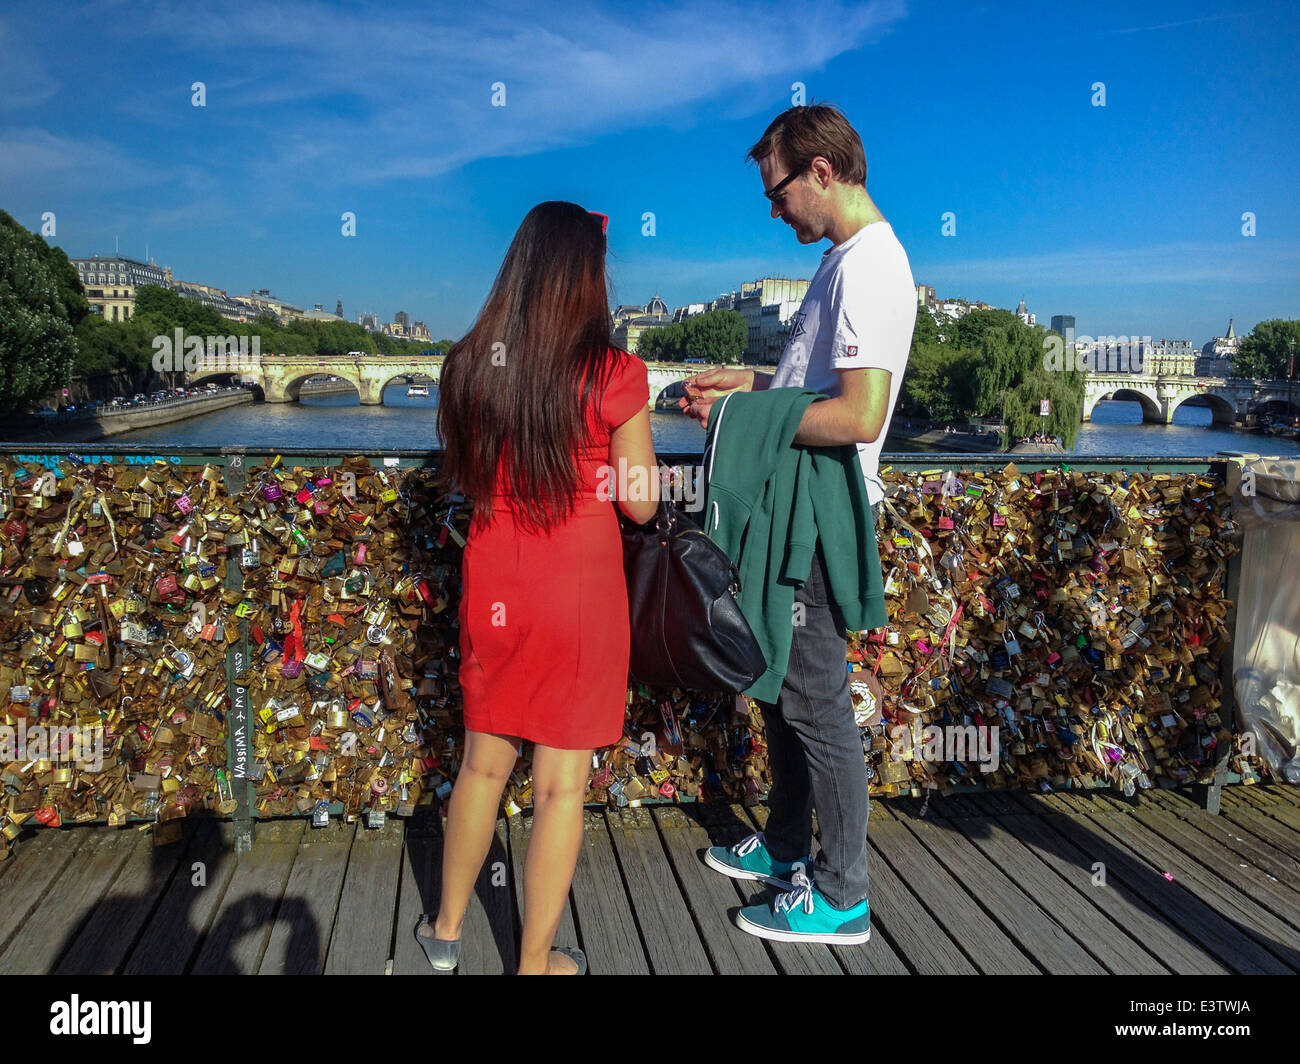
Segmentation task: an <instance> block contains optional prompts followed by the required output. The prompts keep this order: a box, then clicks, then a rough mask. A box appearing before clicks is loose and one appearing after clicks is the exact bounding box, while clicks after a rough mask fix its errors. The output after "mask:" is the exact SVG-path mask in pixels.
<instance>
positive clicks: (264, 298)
mask: <svg viewBox="0 0 1300 1064" xmlns="http://www.w3.org/2000/svg"><path fill="white" fill-rule="evenodd" d="M233 298H234V299H235V300H236V301H237V302H240V303H244V304H246V305H247V306H249V307H251V308H252V309H253V314H254V316H256V315H258V314H271V315H274V316H275V317H276V318H278V319H279V320H280V322H281V323H283V322H287V321H292V320H293V319H294V318H301V317H302V308H301V307H295V306H294V305H293V304H292V303H289V302H286V301H285V300H283V299H277V298H276V297H275V296H273V295H271V292H270V290H269V289H266V288H259V289H257V290H256V291H255V292H249V293H248V295H246V296H234V297H233Z"/></svg>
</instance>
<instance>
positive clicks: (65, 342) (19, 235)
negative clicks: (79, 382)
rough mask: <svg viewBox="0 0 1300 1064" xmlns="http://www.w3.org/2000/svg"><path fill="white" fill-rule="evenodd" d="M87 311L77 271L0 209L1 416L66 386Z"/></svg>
mask: <svg viewBox="0 0 1300 1064" xmlns="http://www.w3.org/2000/svg"><path fill="white" fill-rule="evenodd" d="M89 313H90V305H89V304H88V303H87V302H86V297H85V294H84V292H83V290H82V287H81V282H80V281H78V280H77V271H76V270H75V269H74V268H73V266H72V263H70V262H69V261H68V257H67V255H65V254H64V253H63V251H62V249H60V248H51V247H50V246H49V245H47V244H46V243H45V241H44V240H42V239H41V238H40V237H39V236H37V235H35V234H34V233H30V232H28V231H27V230H26V229H24V228H23V227H22V226H21V225H19V224H18V222H16V221H15V220H14V219H13V218H12V217H11V216H10V215H8V214H7V213H5V212H4V211H0V412H2V413H10V412H12V411H14V410H17V409H22V408H25V407H27V406H29V405H30V404H32V403H33V402H36V401H38V400H39V399H41V397H43V396H45V395H47V394H48V393H49V392H50V391H52V390H53V389H55V388H61V387H63V386H64V385H66V384H67V382H68V380H69V378H70V377H71V376H72V368H73V365H74V363H75V362H76V359H77V350H78V348H77V337H76V327H77V325H78V324H79V323H80V322H81V320H82V319H83V318H84V317H86V315H87V314H89Z"/></svg>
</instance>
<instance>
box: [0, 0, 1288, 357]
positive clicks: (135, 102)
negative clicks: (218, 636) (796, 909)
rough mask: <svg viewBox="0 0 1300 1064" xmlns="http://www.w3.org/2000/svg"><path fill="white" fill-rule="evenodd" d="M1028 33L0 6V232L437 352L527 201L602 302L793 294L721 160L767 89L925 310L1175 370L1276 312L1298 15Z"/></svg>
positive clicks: (1026, 9)
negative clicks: (422, 329) (1186, 343)
mask: <svg viewBox="0 0 1300 1064" xmlns="http://www.w3.org/2000/svg"><path fill="white" fill-rule="evenodd" d="M1054 7H1055V5H1039V4H1028V3H1026V4H974V5H972V4H969V3H947V2H944V3H940V2H920V0H910V2H905V0H873V2H870V3H840V2H837V0H819V2H816V3H805V2H802V0H786V2H784V3H772V4H769V3H761V2H756V0H747V2H745V3H731V2H725V3H719V2H713V0H687V2H685V3H655V4H645V5H637V6H633V5H628V4H623V3H586V2H578V3H568V2H566V3H562V4H555V5H550V4H546V5H538V4H535V3H532V2H520V3H505V4H500V3H476V4H463V3H459V4H444V3H432V4H431V3H428V2H411V0H383V2H381V3H369V2H364V3H347V4H345V3H332V2H327V0H286V2H277V3H275V4H266V3H222V4H195V3H193V2H192V0H179V2H176V0H171V2H155V0H94V2H93V3H62V2H58V0H54V2H51V0H17V2H12V3H7V4H5V5H4V6H3V7H0V57H3V61H0V208H3V209H4V210H7V211H8V212H9V213H10V214H12V215H13V216H14V217H15V218H17V219H18V221H19V222H20V223H22V224H23V225H25V226H27V227H28V228H29V229H32V230H33V231H38V230H39V229H40V227H41V224H42V217H43V216H44V215H45V213H46V212H52V213H53V215H54V225H55V227H56V232H55V235H54V236H52V237H50V238H48V239H49V240H50V242H51V243H53V244H57V245H59V246H61V247H62V248H63V249H64V250H65V251H66V252H67V253H68V255H69V256H71V257H85V256H89V255H91V254H100V255H111V254H112V253H113V252H114V241H115V240H116V241H117V247H118V248H119V249H120V252H121V253H122V254H123V255H127V256H130V257H133V258H138V259H144V258H145V256H146V253H147V254H148V256H149V257H151V258H152V259H154V260H155V261H156V262H157V263H158V264H159V265H168V266H170V267H171V268H172V270H173V271H174V273H175V275H176V277H177V278H178V279H182V280H187V281H197V282H200V283H205V284H212V285H216V286H218V287H222V288H225V289H227V290H228V291H230V292H232V293H238V294H242V293H247V292H249V291H251V290H253V289H259V288H269V289H270V290H271V291H272V292H273V293H275V294H276V295H277V296H279V297H281V298H283V299H287V300H289V301H290V302H293V303H295V304H296V305H298V306H301V307H304V308H307V309H309V308H311V306H312V305H313V304H315V303H321V304H323V305H324V307H325V309H326V310H329V311H333V310H334V306H335V302H336V300H338V299H339V298H342V300H343V310H344V314H345V316H346V317H347V318H349V319H350V320H354V321H355V320H356V317H357V315H358V313H360V312H363V311H366V312H369V311H374V312H376V313H378V314H379V315H380V317H381V319H382V320H385V321H389V320H392V317H393V315H394V314H395V313H396V312H397V311H398V310H405V311H407V312H408V313H409V314H410V315H411V316H412V318H414V319H418V320H422V321H424V322H426V323H427V324H428V326H429V329H430V331H431V333H432V334H433V337H434V338H435V339H439V338H443V337H452V338H454V337H459V336H460V335H462V334H463V333H464V332H465V331H466V330H467V329H468V328H469V326H470V325H471V323H472V322H473V319H474V317H475V315H476V314H477V312H478V310H479V308H480V306H481V305H482V302H483V299H484V297H485V296H486V294H487V292H488V289H489V287H490V286H491V283H492V280H493V278H494V277H495V275H496V271H497V269H498V267H499V265H500V262H501V259H502V257H503V255H504V253H505V250H506V248H507V247H508V246H509V243H510V240H511V237H512V236H513V234H514V231H515V229H516V228H517V226H518V224H519V222H520V220H521V219H522V218H523V216H524V215H525V214H526V213H527V211H528V210H529V208H530V207H532V206H533V205H534V204H536V203H539V202H541V201H543V200H550V199H564V200H571V201H574V202H577V203H580V204H582V205H583V206H585V207H587V208H588V209H592V210H598V211H602V212H604V213H606V214H608V215H609V216H610V231H609V271H610V276H611V280H612V282H613V289H612V291H611V302H612V303H614V304H618V303H637V304H644V303H647V302H648V301H649V300H650V298H651V297H652V296H653V295H656V294H658V295H659V296H661V297H662V298H663V299H664V301H665V302H666V303H667V304H668V305H669V306H670V307H672V306H678V305H682V304H686V303H690V302H702V301H705V300H709V299H713V298H715V297H716V296H718V295H719V294H721V293H723V292H729V291H732V290H734V289H738V288H739V287H740V285H741V284H742V283H743V282H745V281H750V280H754V279H756V278H759V277H763V276H785V277H800V278H810V277H811V276H812V275H813V273H814V272H815V270H816V268H817V262H818V260H819V259H820V257H821V251H822V250H824V249H825V248H826V247H828V246H829V244H828V243H826V242H823V243H822V244H820V245H809V246H805V245H800V244H799V243H798V242H797V241H796V240H795V239H794V236H793V233H792V231H791V230H790V229H789V228H788V226H786V225H785V224H784V223H782V222H780V221H778V220H774V219H772V218H771V217H770V214H769V212H768V208H767V204H766V201H765V200H764V199H763V198H762V183H761V180H760V177H759V174H758V170H757V167H755V166H754V165H752V164H747V163H746V162H745V154H746V152H747V151H748V149H749V147H750V146H751V145H752V144H753V143H754V142H755V141H756V140H757V139H758V138H759V136H760V135H761V134H762V132H763V130H764V128H765V127H766V126H767V123H768V122H769V121H770V120H771V119H772V118H773V117H775V116H776V115H777V114H779V113H780V112H781V111H782V110H784V109H785V108H786V107H788V106H790V104H791V103H792V102H795V96H796V93H797V92H799V91H800V90H802V92H803V94H804V99H805V100H806V101H807V102H812V101H828V102H833V103H835V104H837V105H838V106H840V107H841V109H842V110H843V111H844V112H845V114H846V115H847V117H848V118H849V120H850V121H851V122H852V123H853V125H854V127H855V128H856V129H857V130H858V132H859V134H860V135H861V137H862V139H863V143H864V146H865V150H866V156H867V166H868V174H867V188H868V191H869V192H870V194H871V196H872V198H873V199H874V201H875V203H876V205H877V207H878V208H879V209H880V210H881V212H882V213H883V214H884V216H885V218H886V219H887V220H888V221H889V222H890V224H891V225H892V226H893V228H894V231H895V233H896V234H897V236H898V238H899V240H900V241H901V243H902V245H903V247H904V249H905V250H906V252H907V255H908V258H909V261H910V263H911V266H912V273H913V277H914V279H915V281H916V283H918V284H928V285H932V286H933V287H934V288H935V290H936V292H937V294H938V295H939V296H940V297H954V296H960V297H965V298H968V299H972V300H976V299H979V300H984V301H986V302H989V303H992V304H994V305H997V306H1002V307H1008V308H1014V307H1015V306H1016V304H1017V302H1018V301H1019V300H1020V299H1021V298H1022V297H1023V298H1024V300H1025V302H1026V305H1027V306H1028V309H1029V310H1031V311H1033V312H1034V313H1035V314H1037V316H1038V320H1039V321H1040V323H1042V324H1044V325H1046V324H1047V323H1048V319H1049V318H1050V316H1051V315H1053V314H1073V315H1074V316H1075V318H1076V326H1075V329H1076V333H1077V334H1086V335H1093V336H1096V335H1121V334H1122V335H1133V336H1145V335H1151V336H1153V337H1155V338H1161V337H1167V338H1171V339H1190V340H1192V341H1193V342H1195V343H1196V344H1198V345H1200V344H1202V343H1204V342H1205V341H1206V340H1208V339H1210V338H1212V337H1214V336H1217V335H1221V334H1222V333H1223V331H1224V329H1225V328H1226V325H1227V320H1228V318H1229V317H1232V318H1234V319H1235V325H1236V330H1237V332H1238V334H1239V335H1240V334H1245V333H1247V332H1248V331H1249V330H1250V329H1251V328H1252V327H1253V326H1254V324H1255V322H1257V321H1260V320H1263V319H1267V318H1277V317H1286V318H1295V317H1300V298H1298V297H1300V206H1298V205H1297V197H1296V189H1297V186H1298V184H1300V182H1298V181H1297V173H1298V166H1297V164H1298V163H1300V148H1298V147H1297V145H1298V144H1300V140H1298V138H1297V137H1296V131H1295V125H1294V123H1295V116H1296V114H1297V99H1298V97H1300V92H1298V89H1300V74H1298V71H1300V59H1298V58H1297V55H1298V53H1300V9H1298V8H1297V7H1296V6H1295V4H1294V3H1293V2H1292V0H1283V2H1260V3H1252V4H1243V5H1241V6H1239V7H1229V6H1216V5H1213V4H1200V3H1191V4H1189V3H1186V2H1179V3H1151V4H1142V5H1136V4H1132V3H1107V2H1101V3H1090V4H1087V5H1066V6H1065V8H1066V9H1065V10H1055V9H1054ZM196 82H201V83H202V86H203V90H202V91H203V94H204V99H203V102H204V106H201V107H200V106H195V105H194V103H195V90H194V85H195V83H196ZM1098 83H1100V84H1101V85H1102V86H1104V106H1097V103H1098V102H1099V101H1100V99H1101V97H1100V95H1099V90H1098V88H1097V85H1098ZM502 87H503V88H504V94H503V93H502ZM494 96H495V101H496V103H497V104H500V103H502V102H503V103H504V106H494ZM349 211H350V212H353V213H354V214H355V218H356V222H355V228H356V233H355V235H354V236H345V235H343V232H342V230H343V227H344V223H343V220H342V216H343V213H344V212H349ZM647 213H648V214H649V215H650V216H652V219H653V232H650V228H651V227H650V226H649V225H647V222H646V218H647ZM949 215H950V216H951V218H952V220H953V223H954V224H953V225H950V226H949V229H950V230H953V229H955V231H953V232H951V233H950V234H949V235H945V233H944V222H945V217H946V216H949ZM1243 215H1246V216H1247V220H1245V221H1243ZM1252 225H1253V232H1254V235H1246V234H1245V233H1244V232H1243V229H1247V230H1249V229H1250V228H1251V227H1252Z"/></svg>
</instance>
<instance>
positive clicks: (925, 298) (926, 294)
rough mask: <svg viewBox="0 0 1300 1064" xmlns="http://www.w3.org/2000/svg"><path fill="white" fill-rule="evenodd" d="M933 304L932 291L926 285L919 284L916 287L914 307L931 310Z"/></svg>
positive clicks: (933, 296)
mask: <svg viewBox="0 0 1300 1064" xmlns="http://www.w3.org/2000/svg"><path fill="white" fill-rule="evenodd" d="M934 304H935V295H934V289H933V288H931V287H930V286H929V285H928V284H919V285H917V286H916V305H917V306H918V307H925V308H926V309H927V310H933V309H934Z"/></svg>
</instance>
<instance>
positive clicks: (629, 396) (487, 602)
mask: <svg viewBox="0 0 1300 1064" xmlns="http://www.w3.org/2000/svg"><path fill="white" fill-rule="evenodd" d="M609 355H610V357H611V358H613V359H615V360H616V361H615V365H614V368H613V369H612V370H611V371H610V374H609V378H608V384H607V385H606V387H605V390H604V393H603V395H593V397H592V398H593V402H592V405H591V407H589V408H588V414H587V418H588V422H589V423H590V424H591V426H592V428H593V437H592V440H593V446H592V449H591V450H589V451H587V452H585V453H582V454H580V455H579V456H578V458H579V461H578V469H579V474H580V478H581V479H580V483H581V495H580V497H579V498H578V499H577V501H576V502H575V505H574V510H573V513H572V515H571V516H570V518H569V520H568V521H566V522H564V523H563V524H562V525H559V526H557V527H555V528H553V529H552V530H551V531H550V532H549V533H548V534H537V533H527V532H525V531H523V530H521V529H520V528H519V527H518V526H517V524H516V522H515V521H514V519H513V517H512V515H511V512H510V508H509V506H508V504H507V502H506V500H504V499H501V498H498V499H497V500H496V501H494V505H493V513H492V523H491V524H490V525H488V526H486V527H485V528H482V529H478V530H473V529H472V530H471V532H470V535H469V539H468V543H467V544H466V547H465V553H464V560H463V563H462V569H461V575H462V581H463V583H462V588H461V600H460V649H461V665H460V684H461V690H462V693H463V696H464V704H465V727H466V728H469V729H471V730H473V731H480V732H493V733H496V734H499V735H518V736H520V737H521V738H524V739H531V740H532V741H534V742H537V743H541V744H542V745H544V746H552V747H557V748H559V749H566V750H584V749H589V748H590V749H597V748H599V747H603V746H610V745H611V744H613V743H616V742H618V740H619V738H620V737H621V736H622V734H623V720H624V716H625V713H626V709H627V667H628V648H629V635H628V613H627V584H626V581H625V579H624V576H623V543H622V537H621V536H620V535H619V528H618V517H617V515H616V513H615V509H614V507H615V504H614V503H613V502H611V501H607V500H605V501H602V499H600V498H598V497H597V493H596V490H597V483H598V481H597V478H598V476H599V470H600V467H601V466H603V465H606V464H608V463H609V436H610V431H611V430H612V429H614V428H616V427H617V426H619V425H621V424H622V423H623V422H625V421H626V420H627V419H628V418H630V417H631V416H632V415H633V414H635V413H636V412H637V411H638V410H644V409H645V408H646V406H647V405H648V403H649V398H650V389H649V380H648V377H647V373H646V366H645V363H644V362H642V361H641V360H640V359H639V358H636V357H635V356H633V355H629V354H628V353H627V352H625V351H619V350H616V349H614V348H611V349H610V352H609Z"/></svg>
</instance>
